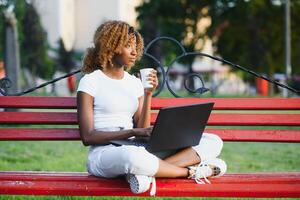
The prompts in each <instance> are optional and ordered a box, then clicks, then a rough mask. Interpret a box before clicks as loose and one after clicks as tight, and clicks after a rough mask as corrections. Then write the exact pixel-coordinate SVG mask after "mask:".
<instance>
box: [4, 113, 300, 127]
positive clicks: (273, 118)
mask: <svg viewBox="0 0 300 200" xmlns="http://www.w3.org/2000/svg"><path fill="white" fill-rule="evenodd" d="M156 117H157V113H152V116H151V123H152V124H153V123H154V122H155V120H156ZM0 123H4V124H14V123H21V124H77V114H76V113H62V112H2V113H1V115H0ZM208 125H220V126H250V125H253V126H259V125H261V126H299V125H300V114H232V113H225V114H220V113H217V114H211V115H210V118H209V120H208Z"/></svg>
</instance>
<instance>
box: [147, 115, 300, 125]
mask: <svg viewBox="0 0 300 200" xmlns="http://www.w3.org/2000/svg"><path fill="white" fill-rule="evenodd" d="M156 118H157V113H153V114H152V115H151V123H152V124H154V122H155V120H156ZM208 125H212V126H299V125H300V114H232V113H225V114H223V113H222V114H221V113H213V114H211V115H210V117H209V120H208Z"/></svg>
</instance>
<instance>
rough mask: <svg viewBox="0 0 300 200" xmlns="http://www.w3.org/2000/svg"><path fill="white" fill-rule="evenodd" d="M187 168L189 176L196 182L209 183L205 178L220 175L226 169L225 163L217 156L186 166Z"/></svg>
mask: <svg viewBox="0 0 300 200" xmlns="http://www.w3.org/2000/svg"><path fill="white" fill-rule="evenodd" d="M188 169H189V170H190V176H189V178H191V179H194V180H195V181H196V183H198V184H205V182H206V183H209V184H210V181H209V180H208V179H207V178H212V177H218V176H222V175H223V174H225V172H226V170H227V165H226V163H225V162H224V161H223V160H221V159H219V158H212V159H207V160H204V161H202V162H201V163H200V164H199V165H198V166H191V167H188ZM202 179H204V181H203V180H202Z"/></svg>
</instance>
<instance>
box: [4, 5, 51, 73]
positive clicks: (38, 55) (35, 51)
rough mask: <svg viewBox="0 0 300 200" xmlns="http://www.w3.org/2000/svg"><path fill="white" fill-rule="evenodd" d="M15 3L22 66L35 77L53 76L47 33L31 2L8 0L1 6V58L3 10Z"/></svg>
mask: <svg viewBox="0 0 300 200" xmlns="http://www.w3.org/2000/svg"><path fill="white" fill-rule="evenodd" d="M9 5H14V10H13V12H14V13H15V15H16V19H17V29H18V41H19V46H20V55H21V67H22V68H24V67H25V68H27V69H28V70H29V71H30V73H31V74H32V75H33V76H34V77H35V76H39V77H41V78H51V77H52V75H53V73H54V65H53V61H52V60H51V59H50V58H49V57H48V54H47V50H48V44H47V34H46V32H45V31H44V29H43V28H42V26H41V22H40V18H39V15H38V13H37V11H36V10H35V8H34V7H33V5H32V4H31V3H27V2H26V1H24V0H7V2H6V4H3V5H1V6H0V12H1V17H0V34H1V35H2V37H0V59H3V53H4V51H5V50H4V48H5V46H4V44H5V43H4V39H5V38H4V34H5V19H4V16H3V11H4V10H5V9H7V7H8V6H9Z"/></svg>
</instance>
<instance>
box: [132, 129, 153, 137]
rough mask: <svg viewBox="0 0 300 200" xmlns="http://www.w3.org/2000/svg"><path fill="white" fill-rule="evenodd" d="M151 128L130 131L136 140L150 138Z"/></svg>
mask: <svg viewBox="0 0 300 200" xmlns="http://www.w3.org/2000/svg"><path fill="white" fill-rule="evenodd" d="M152 129H153V127H152V126H151V127H149V128H134V129H132V133H133V136H135V137H137V138H144V137H150V135H151V132H152Z"/></svg>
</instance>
